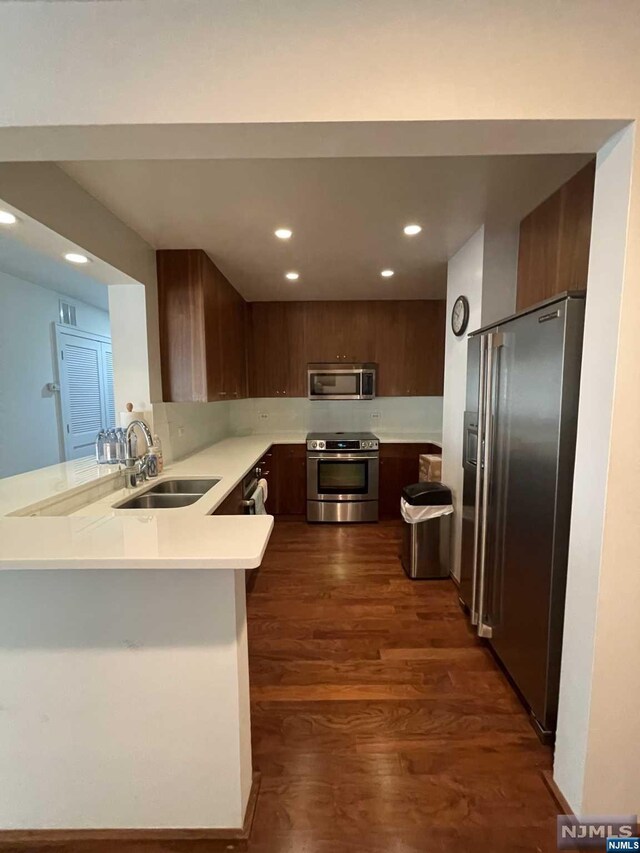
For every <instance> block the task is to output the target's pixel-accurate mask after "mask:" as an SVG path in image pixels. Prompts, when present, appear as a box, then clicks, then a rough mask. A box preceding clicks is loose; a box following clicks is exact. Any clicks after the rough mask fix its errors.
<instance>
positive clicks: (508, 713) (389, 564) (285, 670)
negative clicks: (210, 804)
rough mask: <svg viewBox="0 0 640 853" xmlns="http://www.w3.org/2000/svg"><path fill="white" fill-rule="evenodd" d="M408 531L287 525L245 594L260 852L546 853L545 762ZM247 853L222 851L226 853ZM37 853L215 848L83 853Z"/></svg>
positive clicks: (121, 847) (191, 844)
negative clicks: (406, 543)
mask: <svg viewBox="0 0 640 853" xmlns="http://www.w3.org/2000/svg"><path fill="white" fill-rule="evenodd" d="M400 532H401V524H400V523H396V522H382V523H380V524H378V525H351V526H350V525H344V526H333V525H315V526H310V525H307V524H305V523H304V522H302V521H278V522H277V523H276V527H275V531H274V534H273V537H272V540H271V543H270V545H269V549H268V551H267V555H266V558H265V561H264V564H263V566H262V568H261V569H260V571H259V573H258V575H257V577H256V579H255V584H254V586H253V589H252V591H251V593H250V595H249V599H248V615H249V644H250V666H251V698H252V715H253V717H252V719H253V750H254V765H255V767H256V769H258V770H260V771H261V773H262V784H261V788H260V794H259V797H258V804H257V810H256V815H255V820H254V824H253V833H252V837H251V840H250V842H249V850H250V851H251V853H444V851H446V853H551V851H555V850H556V849H557V848H556V844H555V820H556V814H557V812H558V808H557V806H556V804H555V802H554V800H553V799H552V797H551V795H550V794H549V792H548V791H547V788H546V787H545V785H544V782H543V780H542V777H541V771H543V770H548V769H550V766H551V753H550V750H549V749H548V748H547V747H544V746H542V745H541V744H540V742H539V741H538V739H537V737H536V735H535V734H534V732H533V729H532V728H531V726H530V724H529V722H528V719H527V715H526V712H525V711H524V709H523V708H522V706H521V705H520V703H519V702H518V700H517V699H516V697H515V695H514V693H513V691H512V690H511V688H510V687H509V685H508V683H507V681H506V679H505V677H504V676H503V674H502V673H501V671H500V670H499V669H498V667H497V665H496V664H495V662H494V661H493V659H492V657H491V655H490V654H489V652H488V651H487V650H486V649H484V648H483V647H482V646H481V645H480V644H479V643H478V641H477V640H476V639H475V637H474V635H473V633H472V632H471V630H470V628H469V627H468V625H467V621H466V619H465V617H464V615H463V613H462V611H461V610H460V608H459V606H458V600H457V591H456V588H455V586H454V584H453V583H452V582H451V581H448V580H446V581H421V582H420V581H418V582H412V581H409V580H407V579H406V578H405V576H404V573H403V571H402V568H401V566H400V562H399V559H398V550H399V542H400ZM239 848H240V846H236V845H233V844H230V845H228V847H227V849H230V850H234V849H239ZM2 849H3V850H8V849H10V850H12V851H21V853H24V851H25V850H33V851H36V850H37V851H40V853H45V851H46V853H110V851H117V853H213V851H218V850H221V849H225V847H224V845H221V844H220V842H207V841H173V842H168V841H163V842H158V841H152V842H126V841H123V842H117V843H116V842H99V841H93V842H83V843H79V842H75V843H72V844H64V843H61V844H55V845H53V844H45V845H37V846H36V845H31V844H26V845H24V844H23V845H19V846H17V845H16V846H12V847H10V848H2Z"/></svg>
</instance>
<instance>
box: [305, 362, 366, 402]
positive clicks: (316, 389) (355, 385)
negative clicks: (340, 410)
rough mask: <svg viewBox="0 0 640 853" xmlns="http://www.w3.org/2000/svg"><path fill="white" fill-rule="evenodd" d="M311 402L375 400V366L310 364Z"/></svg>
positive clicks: (308, 385)
mask: <svg viewBox="0 0 640 853" xmlns="http://www.w3.org/2000/svg"><path fill="white" fill-rule="evenodd" d="M307 391H308V395H309V399H310V400H373V399H374V397H375V396H376V365H375V364H343V363H342V362H335V363H329V364H310V365H308V368H307Z"/></svg>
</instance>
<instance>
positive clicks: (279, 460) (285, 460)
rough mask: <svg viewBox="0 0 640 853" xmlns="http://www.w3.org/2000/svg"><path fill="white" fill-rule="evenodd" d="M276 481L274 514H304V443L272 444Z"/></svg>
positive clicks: (305, 482)
mask: <svg viewBox="0 0 640 853" xmlns="http://www.w3.org/2000/svg"><path fill="white" fill-rule="evenodd" d="M272 449H273V458H274V460H275V461H274V468H275V477H274V478H273V479H274V480H275V482H276V486H275V492H276V494H275V500H274V503H273V505H272V508H271V510H270V511H271V512H273V514H274V515H306V511H307V451H306V447H305V445H304V444H276V445H274V446H273V448H272Z"/></svg>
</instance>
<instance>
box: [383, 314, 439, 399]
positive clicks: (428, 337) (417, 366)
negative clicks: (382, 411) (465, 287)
mask: <svg viewBox="0 0 640 853" xmlns="http://www.w3.org/2000/svg"><path fill="white" fill-rule="evenodd" d="M371 310H372V313H373V320H372V323H373V325H374V327H375V341H376V358H375V360H376V361H377V363H378V377H377V379H378V392H377V393H378V396H380V397H412V396H425V397H426V396H441V395H442V390H443V384H444V339H445V303H444V301H442V300H438V299H429V300H415V301H401V302H396V301H394V302H388V303H385V302H377V303H374V304H373V305H372V309H371Z"/></svg>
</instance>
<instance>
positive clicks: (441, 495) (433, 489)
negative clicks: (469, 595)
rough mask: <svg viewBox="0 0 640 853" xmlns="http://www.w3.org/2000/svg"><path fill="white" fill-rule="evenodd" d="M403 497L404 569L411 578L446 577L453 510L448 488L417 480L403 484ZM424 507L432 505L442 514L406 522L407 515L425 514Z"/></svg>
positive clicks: (418, 515)
mask: <svg viewBox="0 0 640 853" xmlns="http://www.w3.org/2000/svg"><path fill="white" fill-rule="evenodd" d="M402 497H403V499H404V501H405V502H406V506H405V509H404V512H403V515H405V523H404V528H403V531H402V566H403V568H404V570H405V572H406V573H407V575H408V576H409V577H410V578H412V579H423V578H446V577H448V576H449V533H450V523H451V514H452V512H453V506H452V504H451V490H450V489H449V488H447V486H444V485H443V484H442V483H416V484H414V485H412V486H406V487H405V488H404V489H403V490H402ZM423 507H434V510H432V512H437V513H442V514H438V515H437V516H436V517H434V518H426V519H425V520H423V521H413V522H410V521H407V519H406V516H407V515H408V516H413V515H415V516H416V517H420V516H421V515H424V514H425V512H424V511H423V510H422V508H423ZM414 508H415V510H414ZM435 508H437V509H435Z"/></svg>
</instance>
